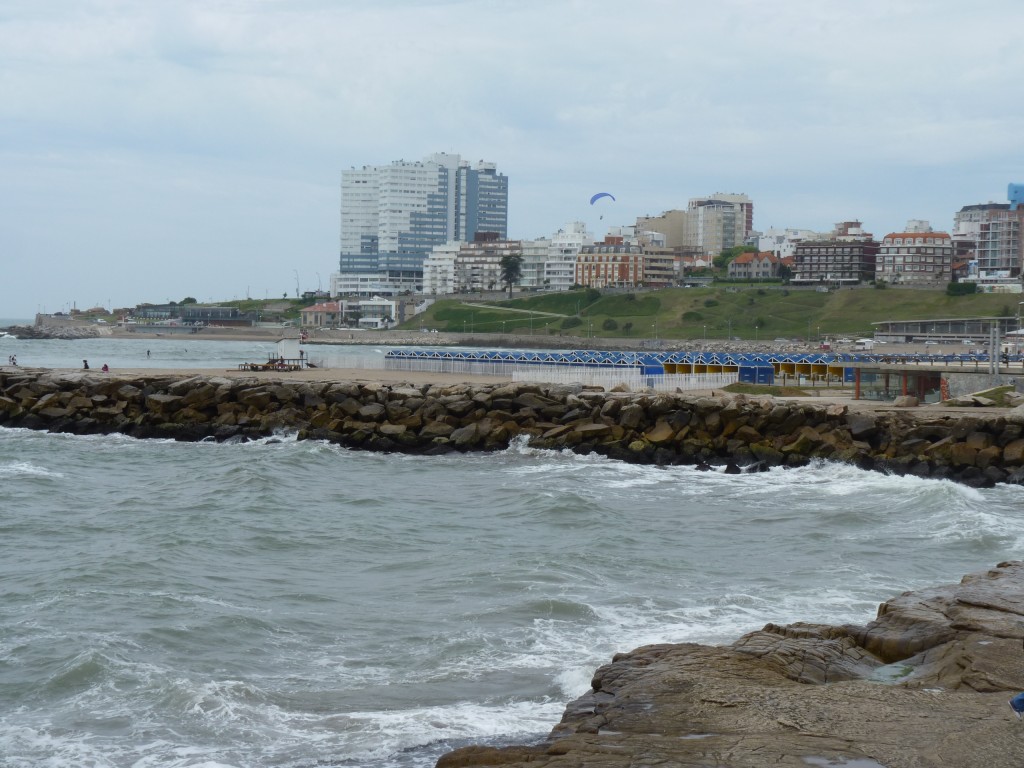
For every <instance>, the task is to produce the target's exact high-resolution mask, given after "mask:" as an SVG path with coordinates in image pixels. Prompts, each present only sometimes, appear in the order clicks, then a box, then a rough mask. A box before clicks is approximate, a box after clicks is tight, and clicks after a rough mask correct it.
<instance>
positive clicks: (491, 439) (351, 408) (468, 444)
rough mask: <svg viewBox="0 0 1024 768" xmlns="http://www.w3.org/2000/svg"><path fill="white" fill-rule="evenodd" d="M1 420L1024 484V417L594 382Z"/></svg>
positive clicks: (107, 402)
mask: <svg viewBox="0 0 1024 768" xmlns="http://www.w3.org/2000/svg"><path fill="white" fill-rule="evenodd" d="M0 424H3V425H5V426H10V427H14V426H16V427H26V428H30V429H43V430H50V431H58V432H72V433H79V434H94V433H112V432H119V433H123V434H127V435H133V436H136V437H143V438H144V437H163V438H168V437H169V438H175V439H179V440H202V439H207V438H213V439H216V440H231V439H253V438H261V437H266V436H269V435H273V434H275V433H279V432H297V433H298V435H299V436H300V438H303V439H321V440H328V441H331V442H334V443H339V444H342V445H345V446H349V447H353V448H364V449H369V450H376V451H400V452H405V453H421V454H441V453H447V452H450V451H489V450H500V449H503V448H505V447H507V446H508V445H509V443H510V442H511V441H512V440H515V439H528V440H529V441H530V444H531V445H533V446H537V447H542V448H552V449H566V448H568V449H571V450H574V451H577V452H579V453H598V454H601V455H605V456H608V457H610V458H614V459H620V460H624V461H630V462H637V463H649V464H657V465H671V464H693V465H699V466H702V467H709V466H712V465H720V466H721V465H724V466H725V467H726V471H730V472H740V471H743V470H753V469H764V468H768V467H773V466H788V467H792V466H800V465H803V464H806V463H808V462H809V461H812V460H816V459H825V460H831V461H841V462H848V463H852V464H856V465H858V466H860V467H862V468H865V469H877V470H882V471H888V472H892V473H896V474H913V475H917V476H921V477H937V478H950V479H954V480H957V481H959V482H963V483H967V484H970V485H974V486H983V485H992V484H994V483H1000V482H1008V483H1021V482H1022V481H1024V409H1014V410H1011V411H1007V412H1005V413H1004V414H1002V415H998V416H995V415H992V414H990V413H988V412H986V413H985V414H984V415H975V413H974V412H972V413H971V414H970V415H966V416H965V415H958V416H950V415H943V414H936V415H931V416H923V415H922V413H921V412H920V411H916V410H915V411H884V412H877V413H874V412H851V411H849V409H848V408H847V406H845V405H835V404H833V405H827V404H826V405H819V404H811V403H807V402H795V401H790V402H786V401H776V400H772V399H770V398H766V399H748V398H746V397H743V396H724V395H723V396H715V397H694V396H687V395H683V394H675V395H666V394H653V393H635V392H617V391H611V392H605V391H603V390H600V389H593V388H587V387H583V386H579V385H577V386H546V385H539V384H524V383H498V384H493V385H468V384H464V385H439V384H410V383H407V384H393V383H384V382H365V381H364V382H356V381H348V382H337V381H335V382H331V381H296V380H288V378H287V374H285V375H284V376H281V377H279V378H276V379H270V378H262V377H253V376H246V377H238V376H231V377H229V376H206V375H204V376H189V377H186V376H175V375H170V374H154V375H137V376H131V377H119V376H115V375H111V374H99V373H93V372H89V373H84V372H50V371H43V370H31V369H30V370H18V371H11V370H8V371H7V372H3V373H0Z"/></svg>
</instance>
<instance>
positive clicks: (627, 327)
mask: <svg viewBox="0 0 1024 768" xmlns="http://www.w3.org/2000/svg"><path fill="white" fill-rule="evenodd" d="M622 330H623V331H625V333H626V335H627V336H629V332H630V331H632V330H633V323H631V322H630V321H628V320H627V321H626V322H624V323H623V324H622Z"/></svg>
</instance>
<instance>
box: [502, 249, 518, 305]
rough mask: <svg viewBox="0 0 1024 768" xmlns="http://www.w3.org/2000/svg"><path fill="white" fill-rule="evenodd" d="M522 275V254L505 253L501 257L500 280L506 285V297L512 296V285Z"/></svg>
mask: <svg viewBox="0 0 1024 768" xmlns="http://www.w3.org/2000/svg"><path fill="white" fill-rule="evenodd" d="M522 276H523V256H522V254H520V253H506V254H505V255H504V256H502V257H501V282H502V283H504V284H505V285H507V286H508V297H509V298H510V299H511V298H512V286H513V285H514V284H515V283H518V282H519V280H520V278H521V277H522Z"/></svg>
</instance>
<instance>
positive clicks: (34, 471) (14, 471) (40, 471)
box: [0, 461, 64, 479]
mask: <svg viewBox="0 0 1024 768" xmlns="http://www.w3.org/2000/svg"><path fill="white" fill-rule="evenodd" d="M19 475H27V476H30V477H54V478H58V479H60V478H63V477H64V474H63V473H62V472H56V471H54V470H52V469H47V468H46V467H41V466H39V465H38V464H32V463H31V462H28V461H14V462H11V463H8V464H0V477H17V476H19Z"/></svg>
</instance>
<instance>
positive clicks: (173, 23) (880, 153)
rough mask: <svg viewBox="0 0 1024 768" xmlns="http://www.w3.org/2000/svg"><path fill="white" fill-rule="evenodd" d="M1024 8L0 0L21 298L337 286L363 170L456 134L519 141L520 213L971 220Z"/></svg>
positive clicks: (1016, 176) (476, 151)
mask: <svg viewBox="0 0 1024 768" xmlns="http://www.w3.org/2000/svg"><path fill="white" fill-rule="evenodd" d="M1021 30H1024V3H1022V2H1020V0H977V1H976V2H971V3H967V2H963V0H918V1H911V0H857V2H845V1H841V0H775V1H769V2H765V1H764V0H718V1H717V2H714V3H707V2H689V0H663V1H662V0H632V2H623V0H419V1H417V0H219V1H218V0H203V1H202V2H199V1H198V0H196V1H193V0H166V1H164V0H45V2H40V1H39V0H0V317H6V318H12V317H13V318H19V317H25V318H27V317H31V316H32V315H33V314H34V313H35V312H36V311H38V310H43V311H49V312H53V311H58V310H61V309H66V308H68V307H69V306H71V305H72V304H74V305H76V306H78V307H79V308H87V307H91V306H94V305H97V304H102V305H105V306H108V307H109V306H111V305H115V306H125V305H134V304H136V303H138V302H143V301H150V302H163V301H166V300H169V299H170V300H180V299H182V298H184V297H186V296H194V297H196V298H198V299H199V300H200V301H205V300H207V299H214V300H218V299H230V298H236V297H238V298H240V297H244V296H246V295H247V294H248V295H251V296H253V297H254V298H257V297H258V298H263V297H264V296H267V297H274V296H278V297H279V296H281V295H283V294H284V293H288V294H289V295H294V294H295V290H296V285H297V284H298V287H300V288H301V290H310V289H315V288H317V287H323V288H325V289H326V288H327V287H329V275H330V274H331V273H332V272H335V271H337V269H338V240H339V228H340V221H339V211H338V208H339V202H340V172H341V170H342V169H343V168H348V167H351V166H362V165H383V164H387V163H389V162H391V161H393V160H397V159H407V160H418V159H422V158H423V157H425V156H427V155H428V154H431V153H433V152H438V151H445V152H451V153H457V154H461V155H462V156H463V157H464V158H465V159H468V160H470V161H471V162H476V161H477V160H480V159H484V160H488V161H492V162H495V163H497V165H498V169H499V171H500V172H502V173H505V174H506V175H507V176H508V177H509V235H510V236H511V237H515V238H519V237H522V238H534V237H541V236H548V235H550V234H551V233H553V232H554V231H555V230H557V229H558V228H559V227H560V226H562V225H564V224H565V223H567V222H569V221H572V220H575V219H583V220H585V221H587V222H588V223H589V224H590V225H591V228H592V229H593V230H595V234H597V235H599V236H600V235H603V234H604V229H605V228H606V227H607V226H609V225H614V224H631V223H633V222H634V220H635V218H636V216H638V215H645V214H658V213H660V212H662V211H664V210H668V209H671V208H678V207H685V205H686V202H687V200H688V199H689V198H691V197H696V196H701V195H706V194H710V193H713V192H745V193H746V194H748V195H750V197H751V198H752V199H753V200H754V226H755V228H757V229H761V230H763V229H767V228H769V227H772V226H775V227H800V228H809V229H818V230H828V229H831V227H832V224H833V223H834V222H837V221H840V220H845V219H850V218H859V219H861V220H862V221H863V222H864V224H865V227H866V228H867V229H868V230H869V231H872V232H874V233H875V234H876V235H881V234H885V233H886V232H888V231H893V230H898V229H900V228H902V226H903V224H904V223H905V222H906V220H907V219H911V218H914V219H918V218H920V219H929V220H930V221H931V223H932V225H933V226H934V227H935V228H936V229H949V228H950V227H951V226H952V217H953V214H954V212H955V211H956V210H958V209H959V208H960V207H961V206H963V205H968V204H973V203H981V202H988V201H990V200H995V201H1005V199H1006V185H1007V184H1008V183H1009V182H1024V159H1022V157H1024V155H1022V151H1024V149H1022V147H1024V145H1022V141H1021V139H1022V137H1024V98H1022V93H1024V45H1022V43H1021ZM598 191H608V192H612V193H613V194H615V196H616V198H617V201H616V202H615V203H610V201H608V200H607V199H606V200H605V201H604V202H605V203H608V205H607V206H605V209H604V210H603V211H602V212H601V213H602V214H603V215H604V218H603V219H599V218H598V216H597V215H595V210H594V209H592V208H590V206H589V204H588V201H589V198H590V196H591V195H592V194H593V193H594V192H598Z"/></svg>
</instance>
